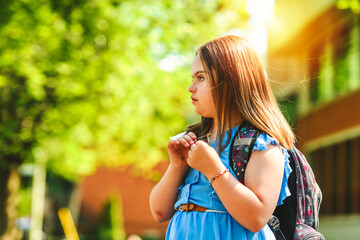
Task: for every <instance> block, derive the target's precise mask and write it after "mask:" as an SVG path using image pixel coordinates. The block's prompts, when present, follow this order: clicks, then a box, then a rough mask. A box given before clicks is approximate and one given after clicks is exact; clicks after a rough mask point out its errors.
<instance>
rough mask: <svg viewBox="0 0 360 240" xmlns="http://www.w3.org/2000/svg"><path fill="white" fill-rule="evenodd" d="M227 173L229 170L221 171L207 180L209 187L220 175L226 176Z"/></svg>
mask: <svg viewBox="0 0 360 240" xmlns="http://www.w3.org/2000/svg"><path fill="white" fill-rule="evenodd" d="M227 172H229V173H230V169H225V170H223V171H221V172H219V173H217V174H215V175H214V176H213V177H212V178H211V179H210V180H209V184H210V186H212V183H213V182H214V181H215V180H216V179H218V178H220V177H221V176H222V175H224V174H226V173H227Z"/></svg>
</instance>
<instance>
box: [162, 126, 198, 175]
mask: <svg viewBox="0 0 360 240" xmlns="http://www.w3.org/2000/svg"><path fill="white" fill-rule="evenodd" d="M195 143H196V135H195V133H193V132H189V133H187V134H185V135H184V136H182V137H180V138H178V139H177V140H170V141H169V143H168V152H169V156H170V161H171V164H173V165H174V166H175V167H177V168H188V167H189V165H188V164H187V162H186V159H187V157H188V151H189V150H190V147H191V145H193V144H195Z"/></svg>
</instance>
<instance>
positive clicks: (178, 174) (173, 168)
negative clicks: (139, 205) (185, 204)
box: [150, 132, 196, 222]
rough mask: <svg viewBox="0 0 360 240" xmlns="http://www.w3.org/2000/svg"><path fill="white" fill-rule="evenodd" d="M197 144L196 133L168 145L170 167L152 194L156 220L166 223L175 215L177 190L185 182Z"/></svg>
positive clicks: (151, 202) (152, 208)
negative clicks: (193, 146)
mask: <svg viewBox="0 0 360 240" xmlns="http://www.w3.org/2000/svg"><path fill="white" fill-rule="evenodd" d="M194 142H196V136H195V134H194V133H191V132H190V133H188V134H186V135H184V136H182V137H181V138H179V139H178V140H171V141H169V144H168V152H169V155H170V161H171V163H170V165H169V167H168V169H167V170H166V172H165V174H164V176H163V177H162V179H161V180H160V182H159V183H158V184H157V185H156V186H155V187H154V189H153V190H152V191H151V194H150V209H151V213H152V215H153V216H154V218H155V220H156V221H158V222H164V221H167V220H169V219H170V218H171V217H172V216H173V215H174V213H175V210H174V204H175V202H176V200H177V197H178V192H177V188H178V187H179V186H180V185H181V183H182V182H183V181H184V178H185V175H186V173H187V170H188V169H189V166H188V164H187V162H186V158H187V155H188V151H189V149H190V145H191V144H194Z"/></svg>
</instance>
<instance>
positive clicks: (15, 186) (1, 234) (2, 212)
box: [0, 165, 23, 240]
mask: <svg viewBox="0 0 360 240" xmlns="http://www.w3.org/2000/svg"><path fill="white" fill-rule="evenodd" d="M19 187H20V174H19V166H17V165H13V166H11V167H9V168H8V169H0V239H1V240H18V239H21V238H22V235H23V233H22V231H21V230H20V229H19V228H18V227H17V226H16V218H17V208H16V204H17V194H18V191H19Z"/></svg>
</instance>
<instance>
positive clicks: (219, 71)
mask: <svg viewBox="0 0 360 240" xmlns="http://www.w3.org/2000/svg"><path fill="white" fill-rule="evenodd" d="M197 54H198V55H199V57H200V59H201V61H202V64H203V66H204V69H205V72H206V74H207V76H208V79H209V81H210V86H211V88H212V95H213V99H214V103H215V106H216V109H217V120H218V121H217V122H218V126H217V130H218V131H217V136H218V138H219V141H218V142H219V143H222V141H223V138H224V134H225V132H226V130H227V129H229V128H232V127H234V126H231V119H232V117H233V116H234V115H236V116H239V117H240V118H241V120H243V121H244V120H246V121H248V122H249V123H251V124H252V125H254V126H255V127H256V128H258V129H259V130H261V131H263V132H265V133H267V134H269V135H270V136H272V137H273V138H275V139H276V140H277V141H278V143H280V144H281V145H282V146H283V147H285V148H286V149H290V148H291V146H292V145H293V142H294V141H295V136H294V133H293V132H292V130H291V127H290V126H289V124H288V122H287V121H286V119H285V117H284V116H283V114H282V112H281V111H280V108H279V106H278V104H277V102H276V100H275V97H274V94H273V93H272V91H271V89H270V86H269V83H268V79H267V77H266V73H265V70H264V68H263V66H262V64H261V62H260V59H259V57H258V55H257V54H256V52H255V51H254V49H253V48H252V47H251V46H250V45H249V43H248V42H247V41H246V40H245V39H244V38H241V37H238V36H233V35H228V36H224V37H219V38H216V39H214V40H211V41H209V42H207V43H205V44H204V45H202V46H201V47H200V48H199V49H198V51H197ZM212 124H213V121H212V119H210V118H204V117H202V118H201V122H200V123H197V124H194V125H191V126H189V127H188V129H187V130H188V131H193V132H195V133H196V134H197V135H205V134H207V133H209V131H210V130H211V128H212ZM229 143H230V138H228V139H227V142H226V143H225V145H224V146H222V145H221V144H219V150H218V151H219V152H221V151H222V150H223V149H224V148H225V147H226V146H227V145H228V144H229Z"/></svg>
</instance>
